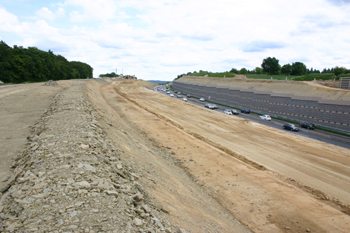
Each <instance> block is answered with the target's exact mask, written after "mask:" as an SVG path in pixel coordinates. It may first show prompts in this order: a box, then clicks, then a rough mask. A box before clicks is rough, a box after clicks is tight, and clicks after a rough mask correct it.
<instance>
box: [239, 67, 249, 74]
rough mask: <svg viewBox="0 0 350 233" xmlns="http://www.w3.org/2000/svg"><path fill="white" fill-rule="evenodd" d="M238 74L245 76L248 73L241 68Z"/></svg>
mask: <svg viewBox="0 0 350 233" xmlns="http://www.w3.org/2000/svg"><path fill="white" fill-rule="evenodd" d="M239 73H240V74H247V73H248V70H247V69H246V68H242V69H241V70H240V71H239Z"/></svg>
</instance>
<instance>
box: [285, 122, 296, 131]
mask: <svg viewBox="0 0 350 233" xmlns="http://www.w3.org/2000/svg"><path fill="white" fill-rule="evenodd" d="M282 127H283V129H287V130H291V131H299V128H298V127H296V126H295V125H294V124H290V123H286V124H284V125H283V126H282Z"/></svg>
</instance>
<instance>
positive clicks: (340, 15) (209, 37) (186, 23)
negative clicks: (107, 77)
mask: <svg viewBox="0 0 350 233" xmlns="http://www.w3.org/2000/svg"><path fill="white" fill-rule="evenodd" d="M349 12H350V0H308V1H305V0H293V1H281V0H264V1H261V0H215V1H214V0H212V1H209V0H147V1H145V0H35V1H34V0H0V40H2V41H4V42H5V43H6V44H7V45H9V46H11V47H13V46H14V45H17V46H23V47H24V48H27V47H37V48H38V49H40V50H43V51H48V50H51V51H53V53H54V54H56V55H62V56H64V57H65V58H66V59H67V60H68V61H80V62H84V63H87V64H89V65H90V66H92V68H93V69H94V77H97V76H99V75H100V74H106V73H111V72H116V73H118V74H121V73H123V74H128V75H135V76H136V77H137V78H138V79H143V80H164V81H171V80H173V79H174V78H176V77H177V75H179V74H182V73H187V72H193V71H199V70H205V71H211V72H223V71H229V70H231V69H232V68H236V69H238V70H239V69H241V68H246V69H249V70H253V69H255V67H260V66H261V63H262V61H263V59H265V58H267V57H276V58H277V59H278V60H279V64H280V65H281V66H283V65H284V64H288V63H289V64H292V63H293V62H303V63H304V64H305V65H306V66H307V67H308V68H311V67H312V68H314V69H318V70H321V71H322V70H323V68H332V67H335V66H343V67H346V68H348V69H349V68H350V17H349Z"/></svg>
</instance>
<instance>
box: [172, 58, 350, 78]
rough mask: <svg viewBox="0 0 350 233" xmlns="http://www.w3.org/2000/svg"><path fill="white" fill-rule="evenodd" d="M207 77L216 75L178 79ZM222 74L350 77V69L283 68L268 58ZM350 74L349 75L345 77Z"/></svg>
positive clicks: (191, 73) (277, 62)
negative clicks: (254, 66) (253, 64)
mask: <svg viewBox="0 0 350 233" xmlns="http://www.w3.org/2000/svg"><path fill="white" fill-rule="evenodd" d="M202 74H203V75H205V74H210V76H212V77H214V76H215V74H213V73H211V72H208V71H203V70H200V71H199V72H197V71H194V72H188V73H187V74H185V73H184V74H180V75H178V76H177V78H176V79H178V78H180V77H182V76H184V75H202ZM220 74H224V75H225V76H226V77H232V76H234V74H244V75H246V74H266V75H267V74H268V75H278V74H282V75H294V76H302V75H309V74H333V76H337V77H339V76H350V69H347V68H345V67H339V66H336V67H333V68H324V69H323V70H322V71H320V70H317V69H313V68H310V69H308V68H307V67H306V65H305V64H304V63H302V62H293V63H292V64H289V63H288V64H284V65H283V66H281V65H280V64H279V60H278V59H276V58H275V57H267V58H265V59H263V61H262V63H261V66H260V67H256V68H255V69H253V70H249V69H246V68H241V69H240V70H238V69H236V68H232V69H231V70H230V71H225V72H222V73H220ZM345 74H348V75H345ZM313 77H315V76H313Z"/></svg>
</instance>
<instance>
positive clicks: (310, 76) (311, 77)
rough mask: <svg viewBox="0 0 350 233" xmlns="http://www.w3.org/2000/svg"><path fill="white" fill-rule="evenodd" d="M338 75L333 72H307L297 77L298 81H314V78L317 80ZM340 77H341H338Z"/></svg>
mask: <svg viewBox="0 0 350 233" xmlns="http://www.w3.org/2000/svg"><path fill="white" fill-rule="evenodd" d="M334 78H336V76H335V75H334V74H332V73H328V74H307V75H304V76H300V77H297V78H295V80H296V81H313V80H314V79H316V80H320V79H321V80H329V79H334ZM336 79H339V78H336Z"/></svg>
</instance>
